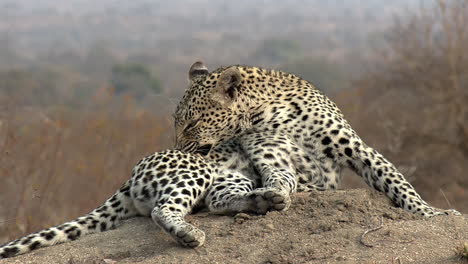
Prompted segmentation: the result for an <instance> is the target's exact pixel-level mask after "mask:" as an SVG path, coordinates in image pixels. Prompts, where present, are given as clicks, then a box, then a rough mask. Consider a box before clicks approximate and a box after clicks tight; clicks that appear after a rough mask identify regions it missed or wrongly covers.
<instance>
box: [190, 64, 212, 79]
mask: <svg viewBox="0 0 468 264" xmlns="http://www.w3.org/2000/svg"><path fill="white" fill-rule="evenodd" d="M207 74H208V68H207V67H206V66H205V64H203V62H201V61H197V62H195V63H194V64H192V67H190V70H189V80H190V81H192V80H193V79H194V78H195V77H198V76H201V75H207Z"/></svg>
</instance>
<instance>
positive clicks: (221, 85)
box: [211, 66, 242, 106]
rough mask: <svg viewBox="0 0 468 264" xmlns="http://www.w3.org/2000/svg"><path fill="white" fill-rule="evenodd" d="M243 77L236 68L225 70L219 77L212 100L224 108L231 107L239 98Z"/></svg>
mask: <svg viewBox="0 0 468 264" xmlns="http://www.w3.org/2000/svg"><path fill="white" fill-rule="evenodd" d="M241 82H242V75H241V73H240V71H239V69H238V68H237V67H236V66H232V67H230V68H227V69H226V70H224V71H223V72H222V73H221V75H220V76H219V77H218V81H217V83H216V87H215V88H214V90H213V94H212V96H211V99H213V100H214V101H216V102H218V103H220V104H221V105H222V106H229V105H230V104H231V103H232V102H233V101H235V100H236V98H237V93H238V90H239V84H240V83H241Z"/></svg>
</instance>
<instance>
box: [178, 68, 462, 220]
mask: <svg viewBox="0 0 468 264" xmlns="http://www.w3.org/2000/svg"><path fill="white" fill-rule="evenodd" d="M174 123H175V129H176V147H177V148H178V149H181V150H183V151H186V152H193V151H199V150H204V151H205V152H207V150H209V149H210V148H212V147H214V146H216V145H217V144H222V142H224V141H229V140H231V139H232V138H233V137H238V139H239V140H238V143H239V144H240V146H239V147H240V148H241V150H242V151H244V152H245V153H246V155H247V156H248V157H249V159H250V160H251V162H252V165H253V166H254V168H255V169H256V170H257V171H258V172H259V174H260V178H262V182H264V185H263V186H262V188H266V189H269V191H270V192H272V193H277V194H278V195H279V196H281V197H286V196H288V195H289V194H290V193H291V189H290V186H294V185H296V186H297V189H296V190H295V191H293V192H301V191H323V190H334V189H337V188H338V186H339V184H340V183H341V180H342V171H343V169H346V168H349V169H351V170H352V171H354V172H355V173H356V174H357V175H359V176H360V177H361V178H362V179H363V180H364V181H365V183H366V184H367V185H368V186H369V187H371V188H372V189H375V190H377V191H378V192H381V193H383V194H384V195H385V196H387V197H388V198H389V199H390V200H391V201H392V202H393V204H395V205H396V206H397V207H400V208H403V209H404V210H407V211H409V212H411V213H413V214H416V215H419V216H422V217H423V218H428V217H432V216H436V215H460V213H459V212H458V211H456V210H454V209H448V210H444V209H438V208H435V207H433V206H431V205H429V204H428V203H427V202H426V201H424V200H423V199H422V198H421V196H420V195H419V194H418V193H417V192H416V190H415V188H414V187H413V186H412V185H411V184H410V183H409V182H408V180H406V179H405V177H404V176H403V174H402V173H401V172H399V171H398V169H397V168H396V167H395V165H393V164H392V163H391V162H390V161H389V160H387V159H386V158H385V157H384V156H383V155H382V154H381V153H379V152H378V151H377V150H376V149H374V148H372V147H370V146H368V145H367V144H366V143H365V142H364V141H363V140H362V139H361V138H360V137H359V136H358V135H357V133H356V132H355V131H354V130H353V129H352V127H351V126H350V124H349V123H348V121H347V120H346V119H345V117H344V115H343V113H342V112H341V110H340V109H339V108H338V106H337V105H336V104H335V103H334V102H333V101H332V100H330V99H329V98H328V97H327V96H326V95H325V94H324V93H323V92H322V91H321V90H319V89H318V88H316V87H315V86H314V85H313V84H312V83H311V82H309V81H307V80H305V79H303V78H301V77H299V76H297V75H295V74H292V73H287V72H284V71H280V70H274V69H265V68H261V67H255V66H247V65H232V66H225V67H219V68H217V69H215V70H213V71H211V72H210V71H209V70H208V68H207V66H206V65H205V64H204V63H203V62H202V61H197V62H195V63H194V64H193V65H192V66H191V67H190V70H189V84H188V87H187V88H186V90H185V92H184V95H183V96H182V99H181V100H180V102H179V104H178V105H177V107H176V110H175V113H174ZM252 131H255V133H256V134H257V135H262V134H263V135H265V137H266V140H264V141H262V142H256V141H254V140H251V139H249V137H243V135H246V134H249V133H251V132H252ZM271 135H281V136H282V137H283V140H282V141H281V142H276V141H275V140H274V138H272V139H271V140H268V137H269V136H271ZM252 144H253V145H252ZM282 144H285V145H282ZM286 145H289V146H293V147H294V149H293V151H292V152H291V155H290V156H287V157H281V158H280V159H278V156H275V155H272V153H273V152H274V151H273V149H272V148H269V147H270V146H274V148H275V149H282V148H284V147H285V146H286ZM295 151H297V152H302V153H306V156H307V157H308V159H307V161H306V162H308V164H312V165H313V166H315V167H316V169H315V171H316V173H314V174H310V173H309V174H307V173H306V174H305V175H307V176H306V177H303V176H299V175H298V173H299V174H300V173H301V172H302V171H303V170H304V164H300V165H299V166H296V165H292V166H291V164H297V162H296V163H295V162H294V161H293V160H294V157H293V156H294V153H295ZM309 170H310V168H309ZM294 175H296V177H295V176H294ZM289 180H297V181H298V182H297V183H292V185H291V184H289V185H288V184H285V182H287V181H289ZM298 183H299V184H298ZM284 199H285V201H288V199H287V198H284Z"/></svg>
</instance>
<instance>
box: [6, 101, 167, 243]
mask: <svg viewBox="0 0 468 264" xmlns="http://www.w3.org/2000/svg"><path fill="white" fill-rule="evenodd" d="M97 101H99V100H97ZM13 106H14V104H13V103H12V104H10V107H9V108H8V107H5V109H3V110H5V111H8V112H4V113H7V114H5V116H4V118H2V119H0V122H1V123H0V150H1V153H0V157H1V158H0V178H1V182H2V184H1V185H0V200H1V201H6V202H2V203H1V205H0V206H1V207H0V216H1V217H0V234H1V236H0V242H2V241H6V240H7V239H13V238H15V237H18V236H20V235H23V234H26V233H30V232H33V231H37V230H39V229H41V228H44V227H47V226H52V225H56V224H59V223H61V222H64V221H67V220H71V219H72V218H74V217H77V216H79V215H81V214H84V213H87V212H88V211H90V210H92V209H93V208H94V207H96V206H97V205H99V204H100V203H102V202H103V201H104V200H105V199H106V198H107V197H109V196H110V195H111V194H112V193H113V192H114V191H115V190H116V189H117V188H118V187H119V186H120V185H121V184H122V183H123V182H124V181H125V180H126V179H127V178H129V176H130V173H131V168H132V167H133V165H134V164H135V163H136V162H138V160H139V159H141V158H142V157H143V156H145V155H148V154H150V153H153V152H155V151H158V150H161V149H164V148H167V147H170V146H171V145H172V131H171V130H170V128H171V127H172V125H171V122H170V119H169V118H167V115H166V114H165V113H161V114H153V113H150V112H148V111H145V110H141V109H137V108H136V107H135V106H134V104H133V103H132V100H130V99H127V100H124V101H121V102H120V103H116V102H115V100H103V101H101V102H98V104H96V105H94V106H92V107H91V108H90V109H89V110H70V109H68V108H66V107H54V108H53V109H47V110H45V109H25V108H21V110H19V109H18V108H16V109H15V108H13ZM155 107H159V106H157V105H156V106H155Z"/></svg>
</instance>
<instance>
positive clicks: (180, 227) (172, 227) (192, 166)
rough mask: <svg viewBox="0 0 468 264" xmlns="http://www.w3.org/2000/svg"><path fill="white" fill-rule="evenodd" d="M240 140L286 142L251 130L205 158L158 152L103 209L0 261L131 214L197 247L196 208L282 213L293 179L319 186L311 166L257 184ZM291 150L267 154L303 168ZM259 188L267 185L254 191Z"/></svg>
mask: <svg viewBox="0 0 468 264" xmlns="http://www.w3.org/2000/svg"><path fill="white" fill-rule="evenodd" d="M241 139H242V140H243V141H252V142H255V143H259V144H260V146H259V147H261V146H262V142H264V143H265V144H267V143H266V139H270V140H272V139H273V140H275V141H276V142H282V141H283V140H285V139H284V138H282V136H277V135H274V134H269V133H264V134H262V135H259V134H256V133H255V131H252V132H250V133H246V134H245V135H244V136H242V137H240V138H235V139H232V140H228V141H227V142H225V143H223V144H221V145H219V146H217V147H216V148H214V149H212V150H211V151H210V154H209V155H208V156H206V157H202V156H201V155H200V154H188V153H184V152H181V151H178V150H166V151H162V152H157V153H155V154H153V155H150V156H148V157H146V158H144V159H142V160H141V161H140V162H139V163H138V164H137V165H136V166H135V167H134V168H133V171H132V177H131V178H130V179H129V180H128V181H127V182H125V183H124V184H123V185H122V187H121V188H120V189H119V190H118V191H117V192H116V193H115V194H114V195H112V196H111V197H110V198H109V199H108V200H107V201H106V202H105V203H104V204H103V205H102V206H100V207H98V208H97V209H95V210H93V211H92V212H90V213H89V214H87V215H84V216H82V217H78V218H77V219H75V220H73V221H70V222H67V223H64V224H61V225H58V226H55V227H51V228H48V229H45V230H42V231H39V232H37V233H33V234H30V235H28V236H25V237H22V238H19V239H17V240H14V241H11V242H9V243H7V244H5V245H3V246H1V247H0V259H1V258H8V257H13V256H16V255H20V254H24V253H27V252H29V251H32V250H34V249H37V248H40V247H46V246H51V245H54V244H58V243H62V242H66V241H71V240H75V239H78V238H79V237H81V236H83V235H85V234H89V233H95V232H102V231H106V230H108V229H111V228H114V227H116V226H117V225H118V224H119V223H120V222H122V220H124V219H128V218H131V217H135V216H151V218H152V219H153V221H154V222H155V223H156V224H157V225H159V226H160V227H161V228H162V229H163V230H164V231H166V232H167V233H168V234H170V235H171V236H172V237H173V238H174V239H175V240H176V241H178V242H179V243H180V244H182V245H184V246H187V247H198V246H201V245H202V244H203V243H204V241H205V234H204V232H203V231H201V230H200V229H198V228H196V227H195V226H193V225H191V224H189V223H187V222H186V221H185V220H184V217H185V216H186V215H187V214H188V213H190V211H191V210H192V209H193V208H194V207H195V206H196V205H199V204H204V205H206V206H207V207H208V209H209V210H210V211H212V212H215V213H234V212H247V211H249V212H256V213H265V212H267V211H268V210H285V209H287V207H289V205H290V200H289V194H290V193H292V192H294V191H295V190H296V182H297V180H300V179H302V178H304V179H306V178H307V179H314V181H316V182H320V180H321V179H320V173H319V172H317V171H316V168H317V166H315V165H313V164H311V165H310V167H307V168H303V171H302V172H298V174H297V175H296V176H297V179H296V178H293V179H287V178H286V179H277V181H275V182H269V183H268V184H266V183H262V182H261V181H262V179H261V177H260V176H259V173H258V172H257V171H256V170H255V169H254V167H253V166H252V165H251V162H250V160H249V158H248V157H247V156H245V155H244V154H243V151H242V150H241V149H240V147H239V145H240V144H239V142H238V141H239V140H241ZM268 144H270V143H268ZM282 145H285V144H284V143H283V144H282ZM286 146H287V143H286ZM293 151H295V149H293V146H290V147H286V148H281V149H278V150H275V151H271V155H274V156H275V157H276V158H277V159H278V160H281V159H284V158H285V157H286V156H288V157H289V158H291V157H292V158H293V160H294V162H293V163H292V164H291V165H290V166H291V167H293V166H299V164H305V163H306V161H307V160H306V159H307V157H306V155H305V153H301V152H300V151H296V152H295V153H294V154H293V155H291V153H293ZM312 166H313V167H312ZM274 184H282V185H284V186H279V187H281V188H283V189H284V188H287V189H288V190H290V191H289V193H282V192H278V191H277V190H278V189H279V188H274V186H275V185H274ZM262 186H270V187H269V188H258V187H262Z"/></svg>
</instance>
